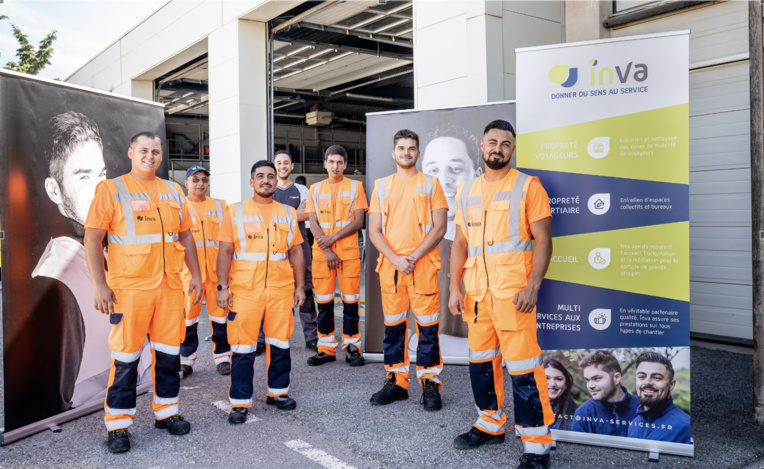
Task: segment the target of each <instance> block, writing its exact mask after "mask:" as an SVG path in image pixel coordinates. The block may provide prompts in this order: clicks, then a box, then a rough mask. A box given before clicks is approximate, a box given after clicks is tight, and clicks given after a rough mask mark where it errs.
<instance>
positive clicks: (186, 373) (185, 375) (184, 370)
mask: <svg viewBox="0 0 764 469" xmlns="http://www.w3.org/2000/svg"><path fill="white" fill-rule="evenodd" d="M180 372H181V373H183V376H181V378H182V379H186V378H188V377H189V376H191V374H192V373H193V372H194V369H193V368H191V367H190V366H188V365H180Z"/></svg>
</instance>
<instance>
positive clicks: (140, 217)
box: [136, 215, 157, 221]
mask: <svg viewBox="0 0 764 469" xmlns="http://www.w3.org/2000/svg"><path fill="white" fill-rule="evenodd" d="M136 218H138V221H157V219H156V217H144V216H141V215H138V216H137V217H136Z"/></svg>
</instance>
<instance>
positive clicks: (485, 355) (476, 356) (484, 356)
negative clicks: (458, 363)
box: [470, 347, 501, 361]
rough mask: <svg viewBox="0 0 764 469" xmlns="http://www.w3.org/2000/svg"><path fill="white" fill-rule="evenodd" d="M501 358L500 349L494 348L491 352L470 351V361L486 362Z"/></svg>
mask: <svg viewBox="0 0 764 469" xmlns="http://www.w3.org/2000/svg"><path fill="white" fill-rule="evenodd" d="M500 356H501V348H500V347H496V348H495V349H493V350H481V351H476V350H470V360H476V361H477V360H488V359H491V358H496V357H500Z"/></svg>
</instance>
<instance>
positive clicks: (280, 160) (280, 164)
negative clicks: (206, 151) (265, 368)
mask: <svg viewBox="0 0 764 469" xmlns="http://www.w3.org/2000/svg"><path fill="white" fill-rule="evenodd" d="M273 164H275V165H276V172H277V173H278V174H277V175H278V178H279V185H278V186H277V187H276V192H275V193H274V194H273V200H275V201H276V202H281V203H282V204H284V205H289V206H290V207H292V208H293V209H295V210H296V211H297V222H298V223H297V225H298V226H299V227H300V234H301V235H302V239H303V242H302V245H301V246H302V253H303V255H304V257H305V302H304V303H303V304H302V306H300V322H301V323H302V334H303V336H304V337H305V348H307V349H309V350H313V351H314V352H318V335H317V326H316V305H315V303H313V276H312V272H313V266H312V258H311V255H310V245H309V244H308V234H307V232H306V228H305V221H306V220H307V219H308V214H307V213H306V212H305V208H306V206H307V202H308V188H307V187H305V186H304V185H301V184H294V183H292V181H290V180H289V177H290V176H291V175H292V171H293V170H294V163H292V156H291V155H290V154H289V152H287V151H285V150H280V151H277V152H276V154H275V155H273ZM261 336H262V334H261ZM259 342H260V338H258V343H259Z"/></svg>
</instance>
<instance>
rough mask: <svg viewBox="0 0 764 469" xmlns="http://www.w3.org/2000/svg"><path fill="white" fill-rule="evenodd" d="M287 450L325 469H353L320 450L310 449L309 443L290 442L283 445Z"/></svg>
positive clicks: (353, 468) (300, 441)
mask: <svg viewBox="0 0 764 469" xmlns="http://www.w3.org/2000/svg"><path fill="white" fill-rule="evenodd" d="M284 445H286V447H287V448H289V449H292V450H294V451H297V452H298V453H300V454H302V455H303V456H305V457H306V458H308V459H310V460H311V461H314V462H317V463H318V464H320V465H322V466H324V467H325V468H326V469H355V467H353V466H348V465H347V464H345V463H344V462H342V461H340V460H339V459H337V458H335V457H334V456H331V455H329V454H326V453H325V452H323V451H321V450H320V449H316V448H314V447H312V446H311V445H310V444H309V443H306V442H304V441H302V440H291V441H287V442H286V443H284Z"/></svg>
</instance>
